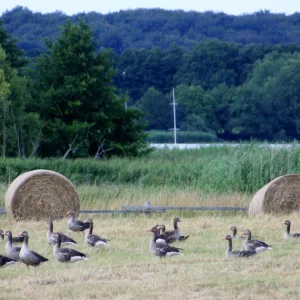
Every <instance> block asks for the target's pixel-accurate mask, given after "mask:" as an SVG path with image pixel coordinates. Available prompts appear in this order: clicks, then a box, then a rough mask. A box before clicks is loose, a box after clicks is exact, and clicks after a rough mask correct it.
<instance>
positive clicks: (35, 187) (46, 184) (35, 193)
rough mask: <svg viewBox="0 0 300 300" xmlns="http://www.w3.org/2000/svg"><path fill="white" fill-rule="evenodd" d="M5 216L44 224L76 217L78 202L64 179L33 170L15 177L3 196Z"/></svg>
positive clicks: (75, 194) (50, 173)
mask: <svg viewBox="0 0 300 300" xmlns="http://www.w3.org/2000/svg"><path fill="white" fill-rule="evenodd" d="M5 209H6V212H7V213H8V214H9V215H10V216H12V217H13V218H14V219H16V220H27V219H33V220H47V219H49V218H52V219H59V218H63V217H66V212H67V211H69V210H73V211H74V212H75V214H76V215H78V214H79V209H80V202H79V197H78V195H77V193H76V191H75V188H74V186H73V184H72V183H71V182H70V181H69V180H68V179H67V178H66V177H64V176H63V175H61V174H59V173H57V172H54V171H49V170H34V171H30V172H26V173H23V174H21V175H20V176H18V177H17V178H16V179H15V180H14V181H13V182H12V183H11V184H10V186H9V188H8V190H7V192H6V194H5Z"/></svg>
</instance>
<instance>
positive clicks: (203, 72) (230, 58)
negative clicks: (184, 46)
mask: <svg viewBox="0 0 300 300" xmlns="http://www.w3.org/2000/svg"><path fill="white" fill-rule="evenodd" d="M238 53H239V46H238V45H236V44H233V43H224V42H221V41H218V40H210V41H207V42H203V43H199V44H197V45H196V46H195V47H194V48H193V49H192V50H191V51H189V52H187V53H185V55H184V56H183V58H182V64H181V66H180V68H179V70H178V72H177V73H176V75H175V81H176V83H177V84H180V83H184V84H186V85H201V86H202V87H203V88H204V89H209V88H213V87H214V86H216V85H218V84H221V83H223V82H224V83H226V84H227V85H236V84H237V83H238V72H237V61H236V57H238Z"/></svg>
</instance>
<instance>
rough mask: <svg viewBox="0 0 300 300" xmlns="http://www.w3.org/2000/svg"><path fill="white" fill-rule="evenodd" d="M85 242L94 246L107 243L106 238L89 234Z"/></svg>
mask: <svg viewBox="0 0 300 300" xmlns="http://www.w3.org/2000/svg"><path fill="white" fill-rule="evenodd" d="M87 242H88V244H89V245H91V246H95V245H96V244H107V240H106V239H104V238H102V237H100V236H99V235H93V234H91V235H89V236H88V237H87Z"/></svg>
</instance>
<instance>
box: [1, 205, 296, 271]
mask: <svg viewBox="0 0 300 300" xmlns="http://www.w3.org/2000/svg"><path fill="white" fill-rule="evenodd" d="M67 215H69V216H70V218H69V220H68V223H67V225H68V228H69V229H70V230H72V231H74V232H83V231H84V230H87V232H86V234H85V237H84V242H85V243H86V244H87V245H88V246H91V247H101V246H104V245H108V240H106V239H104V238H102V237H100V236H99V235H94V234H93V228H94V226H93V221H92V219H88V220H87V221H85V222H83V221H80V220H75V214H74V212H73V211H69V212H68V213H67ZM179 222H181V220H180V219H179V218H177V217H176V218H174V220H173V225H174V229H173V230H170V231H166V227H165V225H158V224H157V225H155V226H154V227H152V228H151V229H149V230H148V231H150V232H152V234H153V238H152V239H151V240H150V251H151V253H152V254H154V255H156V256H158V257H160V258H162V257H168V256H174V255H183V253H182V250H183V249H182V248H178V247H175V246H171V245H170V244H172V243H174V242H176V241H185V240H187V239H188V238H189V236H188V235H187V236H184V235H182V234H181V232H180V230H179V227H178V223H179ZM47 224H48V231H47V240H48V242H49V244H51V245H53V256H54V257H55V259H56V260H57V261H58V262H61V263H69V262H76V261H79V260H88V258H87V257H86V254H84V253H81V252H79V251H77V250H75V249H73V248H67V247H63V246H65V245H76V244H77V242H76V241H75V240H73V239H72V238H70V237H68V236H67V235H66V234H64V233H63V232H53V222H52V221H51V220H49V221H48V222H47ZM283 224H285V225H286V231H285V232H284V238H300V233H294V234H291V233H290V229H291V222H290V221H289V220H286V221H285V222H284V223H283ZM230 230H231V231H232V235H226V237H225V238H224V240H227V241H228V248H227V249H226V252H225V257H250V256H254V255H256V254H258V253H260V252H262V251H265V250H271V249H272V247H271V246H270V245H268V244H267V243H265V242H263V241H260V240H257V239H252V234H251V231H250V230H248V229H247V230H246V231H245V232H244V233H243V235H242V236H238V235H237V229H236V227H235V226H231V227H230ZM4 237H6V238H7V243H6V245H5V252H6V255H7V256H3V255H0V267H5V266H9V265H12V264H15V263H19V262H22V263H24V264H25V265H26V266H27V267H28V268H29V266H34V267H36V266H38V265H40V264H42V263H44V262H46V261H48V259H47V258H45V257H43V256H42V255H40V254H39V253H37V252H35V251H33V250H31V249H29V247H28V239H29V235H28V232H27V231H23V232H22V233H21V234H19V236H17V237H13V236H12V233H11V231H5V232H4V231H2V230H0V239H2V240H3V239H4ZM238 237H239V238H242V237H244V238H245V240H244V242H243V248H244V249H243V250H235V251H232V240H233V239H236V238H238ZM15 243H22V247H17V246H15V245H14V244H15Z"/></svg>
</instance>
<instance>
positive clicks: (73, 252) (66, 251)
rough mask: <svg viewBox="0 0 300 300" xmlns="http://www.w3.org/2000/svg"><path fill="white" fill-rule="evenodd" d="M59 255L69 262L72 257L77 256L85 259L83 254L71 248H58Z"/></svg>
mask: <svg viewBox="0 0 300 300" xmlns="http://www.w3.org/2000/svg"><path fill="white" fill-rule="evenodd" d="M59 253H60V254H61V255H63V256H64V257H65V258H66V260H67V261H70V260H71V258H72V257H74V256H79V257H86V255H85V254H84V253H81V252H79V251H77V250H75V249H71V248H60V249H59Z"/></svg>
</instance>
